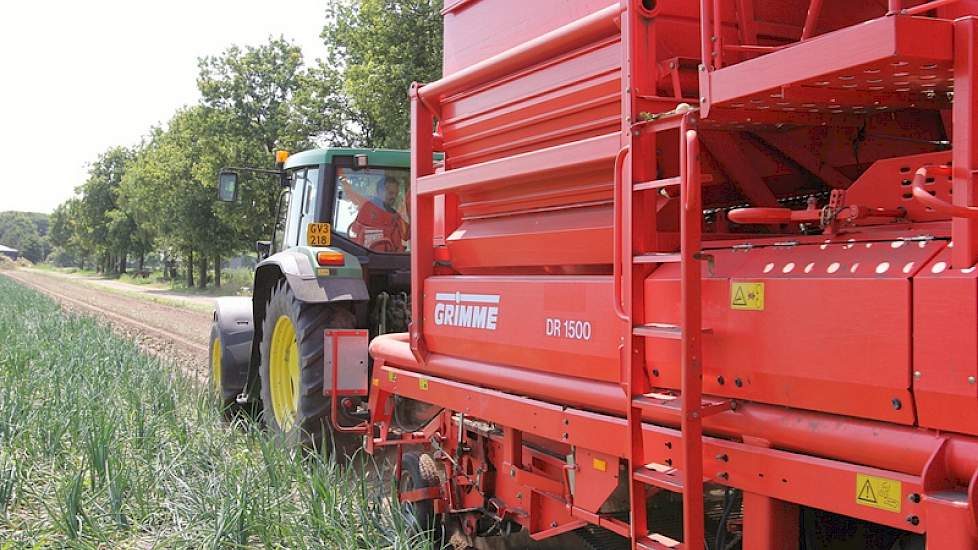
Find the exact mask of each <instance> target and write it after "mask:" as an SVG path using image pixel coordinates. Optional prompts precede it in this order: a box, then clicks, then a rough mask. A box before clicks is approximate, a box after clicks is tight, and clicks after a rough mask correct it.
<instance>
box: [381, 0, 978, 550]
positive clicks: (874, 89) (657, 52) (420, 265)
mask: <svg viewBox="0 0 978 550" xmlns="http://www.w3.org/2000/svg"><path fill="white" fill-rule="evenodd" d="M976 15H978V2H975V1H966V0H959V1H953V0H933V1H926V2H923V1H916V2H915V1H901V0H889V2H886V1H884V0H877V1H863V2H859V1H856V2H853V1H851V0H824V1H822V0H810V1H808V0H777V1H775V0H702V1H701V2H699V3H695V2H691V1H686V0H659V1H656V0H622V1H621V2H613V1H611V0H532V1H528V0H446V2H445V8H444V17H445V67H444V77H443V78H442V79H441V80H439V81H437V82H433V83H430V84H426V85H422V86H417V87H415V88H414V89H413V90H412V115H413V116H412V121H413V122H412V155H413V160H412V170H413V173H412V193H413V196H412V212H413V216H412V224H411V247H412V253H413V265H412V269H413V273H412V276H413V287H414V296H415V300H414V304H413V319H414V322H413V325H412V328H411V332H410V334H409V335H391V336H384V337H380V338H377V339H376V340H375V341H374V343H373V344H372V346H371V354H372V356H373V357H374V366H373V374H372V386H373V387H372V393H371V396H370V410H371V415H372V416H371V422H372V423H373V425H374V431H373V434H372V435H373V437H371V438H368V442H367V445H368V450H371V451H372V450H373V449H375V448H377V447H378V446H383V445H400V444H407V443H410V444H422V445H425V448H426V451H427V452H428V453H430V454H431V457H432V458H433V463H434V464H436V465H437V466H438V467H439V469H440V472H441V475H440V476H439V477H438V479H437V481H435V480H434V479H432V478H431V477H430V476H429V478H428V479H429V480H430V481H431V482H430V483H427V484H425V483H422V484H421V486H419V485H418V483H414V484H413V485H412V486H411V487H410V488H409V489H408V488H405V490H404V492H402V494H401V500H402V501H403V502H407V503H422V502H423V503H427V504H428V505H430V506H431V509H433V510H434V511H435V512H437V513H439V514H441V515H442V517H444V518H446V521H447V520H449V519H450V521H452V522H455V523H457V524H458V525H460V528H461V530H462V532H464V533H465V534H466V535H467V536H475V535H478V534H480V533H483V532H485V531H487V530H491V529H492V528H494V527H499V526H500V525H504V524H507V523H510V524H511V523H518V524H520V525H521V526H522V527H524V528H525V529H527V530H529V532H530V534H531V536H532V537H534V538H536V539H543V538H547V537H551V536H555V535H558V534H561V533H565V532H568V531H572V530H578V529H586V530H588V532H589V533H591V534H592V535H593V534H595V533H599V532H600V533H603V534H604V535H608V534H609V533H612V534H615V535H617V536H618V537H619V540H622V541H628V543H629V544H630V545H631V546H632V547H633V548H651V549H662V548H678V547H681V548H687V549H696V550H699V549H700V548H704V547H710V548H714V546H715V538H714V529H715V528H716V523H717V519H716V518H715V517H714V516H710V517H711V518H712V519H711V520H710V524H709V525H710V526H709V533H707V532H706V531H707V527H706V524H705V522H704V517H705V516H706V515H709V514H708V512H709V510H706V509H705V508H712V507H713V506H714V504H715V500H716V498H715V497H716V495H718V494H721V493H723V491H724V488H733V489H736V490H738V491H740V492H742V506H741V505H739V504H733V505H728V506H727V509H726V510H724V512H725V513H724V514H723V516H722V517H721V518H720V520H721V521H720V525H719V529H720V530H721V531H723V532H724V533H726V532H727V531H731V533H730V534H729V535H728V536H727V537H726V538H727V540H728V541H729V540H731V539H734V538H736V537H738V536H740V535H741V534H742V536H743V543H742V547H743V548H745V549H749V550H796V549H799V548H806V549H808V550H816V549H823V548H825V549H827V548H841V547H845V544H849V545H850V547H859V548H871V549H876V548H880V549H881V550H889V549H890V548H904V549H906V548H922V547H923V545H924V544H926V548H927V550H965V549H972V548H978V528H976V521H978V520H976V517H978V508H976V491H978V483H976V472H978V385H976V376H978V271H976V270H975V264H976V261H978V197H976V188H975V177H976V176H975V174H976V169H978V143H976V141H978V111H976V107H978V88H976V85H975V83H974V81H973V79H974V78H975V75H976V74H978V18H976V17H975V16H976ZM434 121H437V126H436V125H435V124H434ZM433 152H442V153H444V162H443V163H438V165H435V164H434V163H433V162H432V158H433ZM406 400H413V401H415V402H421V403H424V404H428V405H431V406H434V407H436V410H440V411H441V412H439V413H437V414H435V415H434V417H433V418H432V419H431V421H430V422H428V423H427V424H426V425H424V426H422V427H421V428H419V429H417V430H414V431H411V430H408V431H407V432H403V431H398V430H396V429H394V428H396V424H397V422H395V418H396V416H397V415H396V414H392V409H395V408H396V407H395V405H396V404H397V403H403V402H406ZM426 460H427V459H426ZM669 494H675V495H680V496H677V497H675V498H669V497H668V495H669ZM728 496H729V493H728ZM672 503H675V504H674V506H672ZM728 504H731V503H730V502H728ZM672 507H674V508H681V509H682V518H683V519H682V529H681V530H680V531H679V532H678V533H677V532H673V533H671V534H669V536H668V537H667V536H664V533H663V529H664V527H663V526H664V525H665V521H664V520H663V519H662V518H664V517H666V516H670V515H671V516H670V517H676V516H677V514H676V512H677V510H673V509H672ZM730 508H735V509H734V510H733V511H732V512H731V510H730ZM813 514H815V515H814V516H813ZM813 517H814V520H812V518H813ZM879 526H882V527H880V529H882V531H880V532H883V533H884V534H885V536H884V535H881V536H880V537H877V538H875V539H873V538H872V537H868V536H867V537H865V538H864V539H860V538H859V537H858V536H856V535H854V534H853V533H855V532H857V531H860V530H871V528H874V527H879ZM870 539H872V540H870ZM677 540H679V541H681V542H677ZM881 540H882V541H883V542H880V541H881ZM924 540H926V543H924ZM724 546H728V545H724ZM715 550H716V549H715Z"/></svg>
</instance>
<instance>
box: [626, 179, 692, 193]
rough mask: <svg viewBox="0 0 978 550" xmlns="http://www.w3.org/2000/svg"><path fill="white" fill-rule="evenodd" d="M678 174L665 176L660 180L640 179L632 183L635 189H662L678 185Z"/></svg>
mask: <svg viewBox="0 0 978 550" xmlns="http://www.w3.org/2000/svg"><path fill="white" fill-rule="evenodd" d="M680 181H681V180H680V179H679V176H676V177H672V178H665V179H661V180H652V181H640V182H638V183H636V184H635V185H634V189H635V190H636V191H651V190H653V189H664V188H666V187H673V186H676V185H679V183H680Z"/></svg>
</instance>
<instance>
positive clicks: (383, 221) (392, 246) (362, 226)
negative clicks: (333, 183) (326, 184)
mask: <svg viewBox="0 0 978 550" xmlns="http://www.w3.org/2000/svg"><path fill="white" fill-rule="evenodd" d="M337 180H338V181H339V182H340V186H341V187H342V188H343V195H344V198H346V200H348V201H350V202H352V203H353V204H354V205H355V206H356V207H357V218H356V220H355V221H354V222H353V224H352V225H351V232H355V234H354V235H351V237H352V238H353V240H354V241H356V242H358V243H360V244H362V245H364V246H366V247H367V248H369V249H370V250H375V251H378V252H404V241H405V240H406V239H407V236H408V235H409V232H410V224H409V223H408V221H407V220H408V215H407V209H406V208H405V204H404V201H398V200H397V199H398V196H399V195H400V192H401V184H400V183H398V181H397V180H395V179H394V178H392V177H389V176H385V177H382V178H381V179H380V180H379V181H378V182H377V188H376V193H377V194H376V195H375V196H372V197H365V196H363V195H361V194H360V193H358V192H357V191H356V190H355V189H354V188H353V185H352V184H351V183H350V180H349V178H347V177H346V176H344V175H342V174H341V175H339V176H338V177H337ZM369 229H374V230H381V231H382V232H383V237H382V238H380V239H375V240H373V241H371V242H369V243H368V242H366V241H367V238H366V233H367V230H369Z"/></svg>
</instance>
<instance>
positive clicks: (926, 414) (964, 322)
mask: <svg viewBox="0 0 978 550" xmlns="http://www.w3.org/2000/svg"><path fill="white" fill-rule="evenodd" d="M950 261H951V259H950V252H949V251H948V250H945V251H943V252H942V253H941V254H939V255H938V256H937V257H935V258H934V260H933V261H931V262H930V263H929V264H927V265H926V266H924V267H923V269H921V271H920V274H919V275H917V277H915V278H914V325H913V342H914V350H913V358H914V361H913V363H914V381H913V389H914V395H915V396H916V400H917V415H918V417H919V418H920V425H921V426H924V427H927V428H934V429H938V430H950V431H954V432H961V433H968V434H978V383H976V377H978V329H976V328H975V327H978V271H976V270H975V268H973V267H972V268H967V269H950V268H949V264H950Z"/></svg>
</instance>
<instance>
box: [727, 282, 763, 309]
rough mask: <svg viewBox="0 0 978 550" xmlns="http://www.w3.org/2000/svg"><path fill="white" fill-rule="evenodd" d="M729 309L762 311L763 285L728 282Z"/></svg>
mask: <svg viewBox="0 0 978 550" xmlns="http://www.w3.org/2000/svg"><path fill="white" fill-rule="evenodd" d="M730 308H731V309H743V310H747V311H764V283H742V282H737V281H731V282H730Z"/></svg>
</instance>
